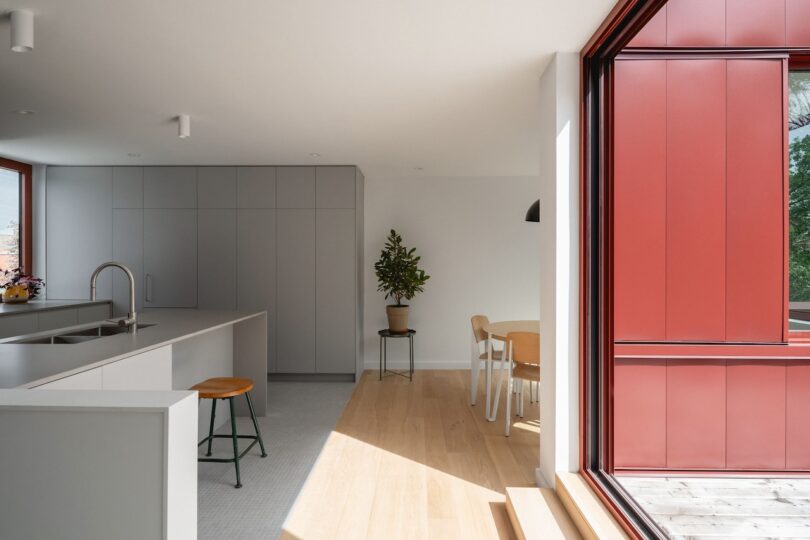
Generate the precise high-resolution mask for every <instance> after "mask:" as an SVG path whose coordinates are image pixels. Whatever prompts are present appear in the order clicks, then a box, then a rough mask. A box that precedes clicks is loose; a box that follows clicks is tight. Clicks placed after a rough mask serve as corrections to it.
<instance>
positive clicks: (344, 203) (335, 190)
mask: <svg viewBox="0 0 810 540" xmlns="http://www.w3.org/2000/svg"><path fill="white" fill-rule="evenodd" d="M356 170H357V169H356V168H355V167H318V168H317V169H316V176H315V179H316V182H315V206H316V208H354V200H355V193H354V191H355V189H354V183H355V171H356Z"/></svg>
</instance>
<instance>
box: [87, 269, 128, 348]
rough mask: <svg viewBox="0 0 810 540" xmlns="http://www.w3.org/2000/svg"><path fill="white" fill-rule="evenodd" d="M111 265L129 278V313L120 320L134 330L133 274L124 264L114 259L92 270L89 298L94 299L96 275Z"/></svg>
mask: <svg viewBox="0 0 810 540" xmlns="http://www.w3.org/2000/svg"><path fill="white" fill-rule="evenodd" d="M111 266H112V267H115V268H120V269H121V270H122V271H123V272H124V273H125V274H126V275H127V279H129V313H128V314H127V318H126V319H124V320H123V321H121V322H122V323H123V324H124V325H125V326H127V327H128V328H129V330H130V332H135V331H136V329H137V322H138V314H137V313H136V312H135V276H134V275H133V274H132V270H130V269H129V268H127V267H126V266H125V265H123V264H121V263H119V262H115V261H109V262H105V263H103V264H101V265H99V267H98V268H96V269H95V270H94V271H93V275H92V276H90V300H95V299H96V280H98V275H99V274H100V273H101V271H102V270H104V269H105V268H107V267H111Z"/></svg>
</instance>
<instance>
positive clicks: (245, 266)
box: [236, 177, 276, 373]
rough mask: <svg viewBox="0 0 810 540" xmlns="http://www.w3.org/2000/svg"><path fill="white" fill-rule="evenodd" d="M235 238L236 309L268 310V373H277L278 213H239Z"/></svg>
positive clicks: (266, 211)
mask: <svg viewBox="0 0 810 540" xmlns="http://www.w3.org/2000/svg"><path fill="white" fill-rule="evenodd" d="M240 178H241V177H240ZM236 238H237V250H236V251H237V264H236V267H237V271H236V272H237V274H236V275H237V278H236V286H237V307H238V308H239V309H240V310H267V370H268V373H273V372H275V371H276V211H275V210H263V209H249V210H248V209H246V210H239V211H238V214H237V224H236Z"/></svg>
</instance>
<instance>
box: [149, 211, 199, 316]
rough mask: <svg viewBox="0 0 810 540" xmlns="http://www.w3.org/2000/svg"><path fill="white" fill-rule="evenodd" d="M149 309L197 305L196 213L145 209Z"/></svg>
mask: <svg viewBox="0 0 810 540" xmlns="http://www.w3.org/2000/svg"><path fill="white" fill-rule="evenodd" d="M143 246H144V249H143V255H144V256H143V266H144V282H145V283H144V284H145V291H144V292H145V302H144V305H145V306H146V307H185V308H191V307H196V306H197V211H196V210H168V209H162V210H155V209H147V210H144V226H143Z"/></svg>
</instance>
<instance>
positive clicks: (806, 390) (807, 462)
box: [785, 361, 810, 469]
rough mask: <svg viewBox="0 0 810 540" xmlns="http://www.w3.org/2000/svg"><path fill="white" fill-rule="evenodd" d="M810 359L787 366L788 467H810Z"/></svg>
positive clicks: (790, 363)
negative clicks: (809, 412)
mask: <svg viewBox="0 0 810 540" xmlns="http://www.w3.org/2000/svg"><path fill="white" fill-rule="evenodd" d="M808 411H810V361H804V362H801V361H793V362H789V363H788V367H787V427H786V429H787V439H786V443H787V451H786V452H785V454H786V458H787V467H788V469H810V414H808Z"/></svg>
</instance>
